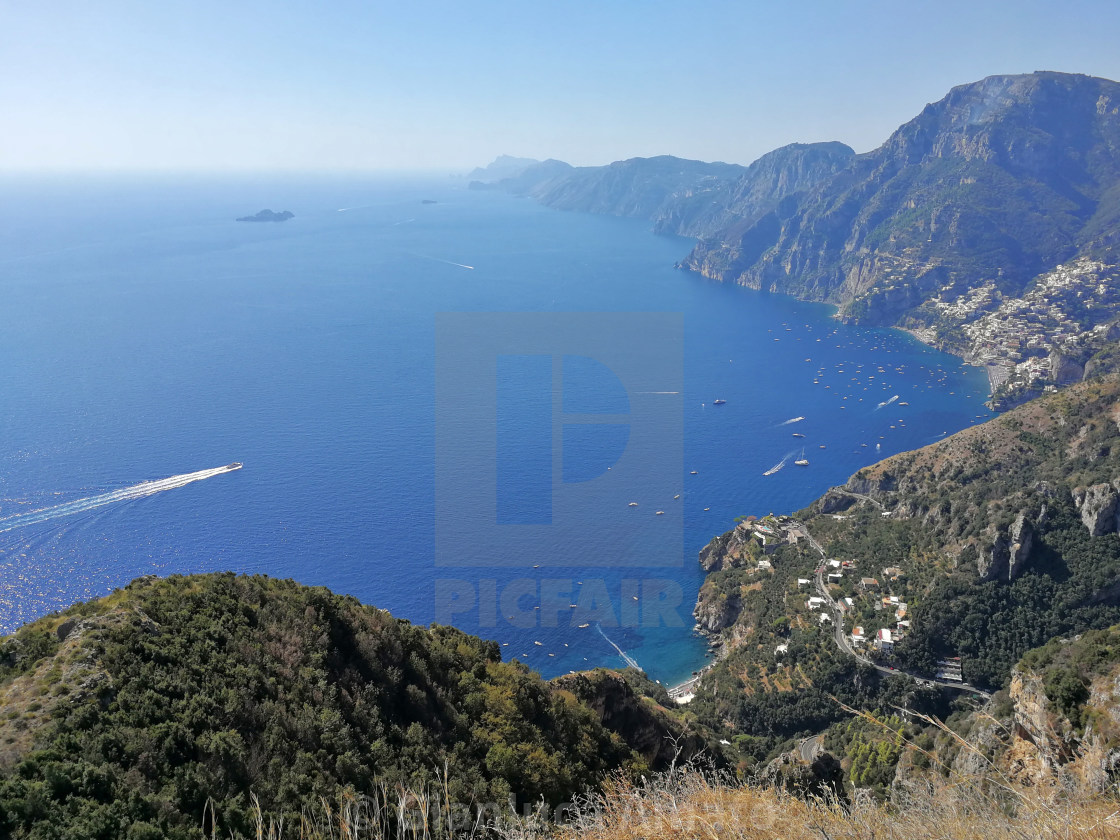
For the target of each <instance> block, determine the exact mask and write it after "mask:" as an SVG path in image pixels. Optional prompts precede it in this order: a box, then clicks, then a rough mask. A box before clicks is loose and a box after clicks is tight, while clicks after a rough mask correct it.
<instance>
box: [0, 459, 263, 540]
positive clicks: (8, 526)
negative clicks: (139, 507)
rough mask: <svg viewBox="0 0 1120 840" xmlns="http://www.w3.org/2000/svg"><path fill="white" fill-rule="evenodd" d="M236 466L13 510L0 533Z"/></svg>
mask: <svg viewBox="0 0 1120 840" xmlns="http://www.w3.org/2000/svg"><path fill="white" fill-rule="evenodd" d="M239 469H241V464H239V463H236V462H234V463H232V464H226V466H224V467H214V468H212V469H209V470H199V471H198V472H192V473H183V474H182V475H173V476H171V477H170V478H160V479H157V480H155V481H142V482H140V483H139V484H134V485H132V486H131V487H124V488H122V489H120V490H113V491H112V492H110V493H102V494H100V495H98V496H89V497H87V498H85V499H78V500H76V501H73V502H66V503H64V504H61V505H54V506H52V507H47V508H40V509H39V510H33V511H29V512H28V513H17V514H16V515H15V516H6V517H4V518H3V519H0V534H2V533H4V532H5V531H12V530H15V529H16V528H24V527H26V526H28V525H37V524H38V523H40V522H49V521H51V520H52V519H59V518H61V517H63V516H72V515H73V514H75V513H84V512H85V511H87V510H93V509H94V508H99V507H104V506H105V505H111V504H114V503H116V502H127V501H131V500H133V499H142V498H144V497H145V496H153V495H155V494H156V493H162V492H163V491H164V490H174V489H175V488H177V487H185V486H186V485H188V484H192V483H194V482H195V481H202V480H203V479H207V478H213V477H214V476H216V475H221V474H222V473H228V472H233V471H234V470H239Z"/></svg>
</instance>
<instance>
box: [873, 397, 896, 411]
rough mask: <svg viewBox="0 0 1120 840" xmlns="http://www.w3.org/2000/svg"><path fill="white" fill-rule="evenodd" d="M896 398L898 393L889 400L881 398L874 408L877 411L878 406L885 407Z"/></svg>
mask: <svg viewBox="0 0 1120 840" xmlns="http://www.w3.org/2000/svg"><path fill="white" fill-rule="evenodd" d="M897 399H898V394H895V395H894V396H893V397H891V398H890V399H889V400H883V402H881V403H879V404H878V405H877V406H875V410H876V411H878V410H879V409H880V408H886V407H887V406H888V405H890V404H891V403H893V402H894V401H895V400H897Z"/></svg>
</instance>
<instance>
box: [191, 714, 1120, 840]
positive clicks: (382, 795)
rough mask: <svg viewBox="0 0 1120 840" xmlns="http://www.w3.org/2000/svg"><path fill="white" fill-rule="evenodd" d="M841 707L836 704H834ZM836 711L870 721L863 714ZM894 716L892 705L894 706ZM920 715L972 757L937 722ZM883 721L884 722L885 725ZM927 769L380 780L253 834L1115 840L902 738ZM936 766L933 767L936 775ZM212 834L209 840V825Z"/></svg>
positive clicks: (989, 774) (1103, 807) (1087, 806)
mask: <svg viewBox="0 0 1120 840" xmlns="http://www.w3.org/2000/svg"><path fill="white" fill-rule="evenodd" d="M841 705H843V704H841ZM844 708H845V710H846V711H848V712H850V713H852V714H854V715H856V716H859V717H862V718H864V719H865V720H868V721H871V722H873V723H881V722H880V721H879V720H878V719H877V718H875V717H874V716H872V715H869V714H867V713H866V712H859V711H856V710H854V709H850V708H847V707H844ZM900 711H902V710H900ZM917 717H919V718H922V719H923V720H924V721H925V722H927V723H929V724H932V725H934V726H936V727H938V728H939V729H940V730H941V731H942V732H943V733H946V734H948V735H949V736H950V737H951V738H953V739H954V740H955V741H956V742H957V743H958V744H959V746H960V748H961V749H963V750H970V751H972V752H974V753H977V754H978V751H977V750H976V748H975V747H974V746H973V745H972V744H970V743H969V742H968V741H966V740H964V739H962V738H960V736H958V735H956V733H954V732H952V730H950V729H949V728H948V727H946V726H945V725H944V724H943V723H942V722H941V721H939V720H937V719H935V718H927V717H924V716H921V715H918V716H917ZM884 725H885V724H884ZM907 747H908V749H910V750H912V751H914V752H919V753H922V754H923V755H925V756H926V758H928V759H930V761H931V763H932V764H933V765H934V766H935V768H936V769H935V771H934V772H931V773H928V774H925V775H922V776H918V777H915V779H914V780H912V781H910V782H908V783H906V784H902V785H896V787H895V789H894V791H893V796H892V801H891V802H882V801H879V800H877V799H875V798H874V797H873V796H871V795H870V793H869V792H866V791H857V793H856V796H855V797H854V800H853V801H839V800H837V799H834V798H814V799H802V798H799V797H797V796H795V795H793V794H791V793H788V792H786V791H784V790H781V789H776V788H770V787H761V786H758V785H753V784H741V783H739V782H737V781H736V780H734V779H732V778H730V777H728V776H726V775H719V774H713V773H710V772H705V771H703V770H701V769H698V768H696V767H694V766H684V767H677V766H674V767H673V768H672V769H670V770H669V771H668V772H666V773H662V774H660V775H657V776H654V777H652V778H649V779H643V780H642V781H641V782H640V783H635V782H632V781H630V780H628V779H627V778H625V777H623V776H618V777H615V778H614V779H612V780H611V781H610V782H609V783H608V784H607V785H606V786H605V788H604V789H603V791H602V792H600V793H597V794H589V795H588V796H586V797H584V798H583V799H582V800H580V801H577V802H574V803H571V804H569V805H566V806H561V807H560V808H558V809H555V810H554V811H549V810H548V809H546V808H544V807H543V806H542V807H541V808H539V809H537V810H535V811H533V810H531V809H525V810H524V812H523V813H522V814H517V813H515V812H514V811H513V810H512V809H511V808H509V807H505V808H502V807H499V806H492V807H491V808H489V809H486V808H483V809H479V808H477V807H462V806H458V807H457V806H454V805H450V804H449V802H450V800H449V799H448V797H447V785H446V773H447V770H446V769H445V771H444V780H445V781H444V784H443V785H442V786H437V787H434V788H430V789H428V790H425V791H422V792H419V793H417V792H415V791H409V790H405V789H402V788H390V787H387V786H383V787H382V788H380V789H379V790H377V791H375V792H374V794H373V796H372V797H363V798H357V797H344V798H343V799H342V800H341V801H340V802H339V803H338V805H336V806H332V805H331V804H329V803H327V802H323V803H322V808H321V809H320V810H319V812H318V813H317V814H315V815H312V816H310V817H308V816H305V818H304V819H303V820H301V821H300V824H299V825H298V826H296V827H294V828H292V827H286V826H284V825H282V824H280V825H278V824H276V823H275V822H269V821H267V819H266V817H265V815H264V814H263V813H262V812H261V810H260V808H259V807H258V808H257V816H258V819H257V832H256V838H257V840H285V838H299V840H482V838H502V840H925V838H938V840H1098V838H1100V840H1105V838H1108V840H1113V839H1114V838H1115V839H1116V840H1120V799H1118V798H1117V796H1116V794H1117V793H1118V791H1116V790H1115V789H1114V790H1113V791H1111V792H1110V793H1109V794H1107V795H1099V794H1098V795H1092V794H1088V793H1082V792H1079V791H1078V790H1077V789H1076V788H1075V787H1071V786H1070V785H1068V784H1063V783H1062V780H1061V779H1057V778H1056V779H1055V780H1054V783H1053V784H1047V785H1037V786H1033V787H1025V786H1022V785H1018V784H1015V783H1013V782H1011V781H1010V780H1009V779H1008V778H1007V777H1006V776H1005V775H1004V774H1002V773H1001V772H1000V771H999V770H998V769H997V768H996V767H995V766H994V765H993V764H992V763H991V762H990V761H988V760H987V759H984V762H983V763H984V765H985V767H986V770H985V771H984V772H983V773H982V774H980V775H975V776H963V775H961V774H959V773H954V772H952V771H951V770H950V769H949V768H947V767H945V766H944V765H940V763H939V761H938V759H937V756H936V755H933V754H931V753H929V752H927V751H925V750H922V749H921V748H920V747H918V746H917V745H916V744H914V743H912V742H908V743H907ZM938 770H941V771H944V772H938ZM211 836H212V839H213V840H217V838H218V837H220V836H221V835H220V833H219V832H218V831H216V830H215V831H213V832H212V835H211Z"/></svg>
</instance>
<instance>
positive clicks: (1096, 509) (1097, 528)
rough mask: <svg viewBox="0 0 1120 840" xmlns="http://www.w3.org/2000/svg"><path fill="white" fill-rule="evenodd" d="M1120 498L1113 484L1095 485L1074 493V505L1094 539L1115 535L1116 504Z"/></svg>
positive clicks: (1076, 490)
mask: <svg viewBox="0 0 1120 840" xmlns="http://www.w3.org/2000/svg"><path fill="white" fill-rule="evenodd" d="M1118 499H1120V496H1118V495H1117V493H1116V488H1115V487H1113V486H1112V484H1107V483H1101V484H1094V485H1092V486H1091V487H1088V488H1084V489H1082V488H1078V489H1075V490H1074V491H1073V503H1074V505H1076V506H1077V510H1078V512H1079V513H1080V514H1081V521H1082V522H1083V523H1084V524H1085V527H1086V528H1087V529H1088V531H1089V535H1090V536H1092V537H1099V536H1101V535H1102V534H1111V533H1115V531H1116V530H1117V523H1116V504H1117V500H1118Z"/></svg>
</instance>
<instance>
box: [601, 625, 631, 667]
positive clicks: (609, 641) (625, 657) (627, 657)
mask: <svg viewBox="0 0 1120 840" xmlns="http://www.w3.org/2000/svg"><path fill="white" fill-rule="evenodd" d="M595 629H596V630H598V631H599V635H600V636H602V637H603V638H604V639H606V640H607V644H609V645H610V646H611V647H613V648H614V649H615V650H617V651H618V655H619V656H621V657H622V659H623V661H624V662H625V663H626V664H627V665H629V666H630V667H631V668H634V669H635V670H638V671H640V670H642V666H641V665H639V664H638V660H637V659H635V658H634V657H633V656H631V655H630V654H628V653H627V652H626V651H624V650H623V649H622V648H620V647H619V646H618V645H616V644H615V643H614V641H612V639H611V637H610V636H608V635H607V634H606V633H604V632H603V625H601V624H599V623H598V622H596V623H595Z"/></svg>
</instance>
